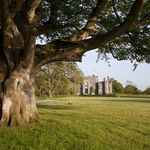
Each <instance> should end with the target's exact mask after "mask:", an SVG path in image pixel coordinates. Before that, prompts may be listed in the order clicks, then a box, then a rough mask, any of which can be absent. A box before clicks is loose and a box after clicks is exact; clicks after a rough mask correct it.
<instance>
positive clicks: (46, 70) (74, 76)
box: [35, 62, 83, 96]
mask: <svg viewBox="0 0 150 150" xmlns="http://www.w3.org/2000/svg"><path fill="white" fill-rule="evenodd" d="M82 76H83V73H82V71H81V70H80V69H79V68H78V66H77V64H76V63H72V62H55V63H51V64H47V65H45V66H43V67H42V68H40V69H39V70H38V72H37V74H36V80H35V85H36V95H38V96H54V95H68V94H74V93H75V92H74V89H75V84H76V85H77V84H79V83H80V82H81V80H82ZM69 88H70V89H71V90H69Z"/></svg>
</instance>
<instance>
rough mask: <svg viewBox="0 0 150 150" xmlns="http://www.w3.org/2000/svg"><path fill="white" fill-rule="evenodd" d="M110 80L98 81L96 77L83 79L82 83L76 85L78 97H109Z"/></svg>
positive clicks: (110, 92) (110, 91)
mask: <svg viewBox="0 0 150 150" xmlns="http://www.w3.org/2000/svg"><path fill="white" fill-rule="evenodd" d="M111 94H112V79H110V78H109V77H107V79H106V80H105V78H104V79H103V81H100V82H99V81H98V76H95V75H92V76H87V77H84V79H83V82H82V83H80V84H79V85H78V95H111Z"/></svg>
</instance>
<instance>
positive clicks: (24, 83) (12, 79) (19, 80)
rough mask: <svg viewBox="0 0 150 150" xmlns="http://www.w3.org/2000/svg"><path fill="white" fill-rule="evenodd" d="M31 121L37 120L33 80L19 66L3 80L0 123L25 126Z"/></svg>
mask: <svg viewBox="0 0 150 150" xmlns="http://www.w3.org/2000/svg"><path fill="white" fill-rule="evenodd" d="M32 121H39V115H38V112H37V108H36V101H35V91H34V80H33V76H32V75H29V74H28V73H27V72H26V71H25V70H23V69H21V68H20V69H19V70H15V71H14V72H13V73H12V74H11V75H10V76H9V77H8V78H7V79H5V81H4V82H3V85H2V93H1V121H0V125H1V126H3V125H8V126H26V125H28V124H30V123H31V122H32Z"/></svg>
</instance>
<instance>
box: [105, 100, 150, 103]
mask: <svg viewBox="0 0 150 150" xmlns="http://www.w3.org/2000/svg"><path fill="white" fill-rule="evenodd" d="M106 101H111V102H128V103H129V102H131V103H150V100H106Z"/></svg>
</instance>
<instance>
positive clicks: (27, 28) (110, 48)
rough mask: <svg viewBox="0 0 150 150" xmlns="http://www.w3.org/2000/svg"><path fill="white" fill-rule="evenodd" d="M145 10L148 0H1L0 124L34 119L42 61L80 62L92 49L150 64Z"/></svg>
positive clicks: (149, 16)
mask: <svg viewBox="0 0 150 150" xmlns="http://www.w3.org/2000/svg"><path fill="white" fill-rule="evenodd" d="M149 10H150V1H149V0H122V1H119V0H75V1H74V0H0V76H1V78H2V84H1V86H2V93H1V122H0V124H1V125H4V124H6V125H9V126H20V125H24V124H29V123H30V122H31V121H32V120H38V118H39V117H38V112H37V109H36V102H35V97H34V71H35V70H36V69H37V68H39V67H41V66H43V65H45V64H47V63H51V62H55V61H81V59H82V56H83V54H84V53H85V52H87V51H90V50H93V49H96V48H99V53H100V54H107V53H112V55H113V57H115V58H116V59H118V60H123V59H130V60H131V61H133V60H136V61H137V62H142V61H145V62H150V57H149V54H150V50H149V43H150V38H149V34H150V25H149V19H150V12H149ZM36 39H41V40H42V41H43V40H45V45H43V44H42V45H40V44H36Z"/></svg>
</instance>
